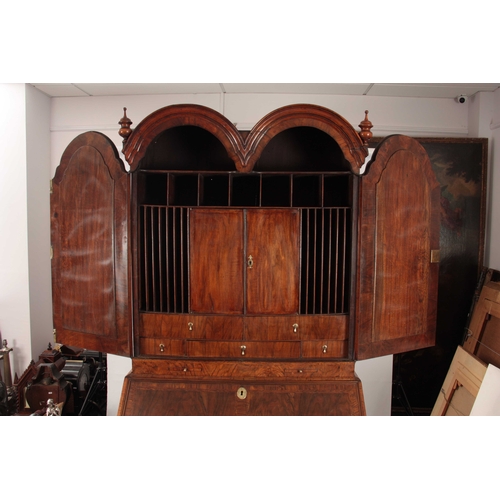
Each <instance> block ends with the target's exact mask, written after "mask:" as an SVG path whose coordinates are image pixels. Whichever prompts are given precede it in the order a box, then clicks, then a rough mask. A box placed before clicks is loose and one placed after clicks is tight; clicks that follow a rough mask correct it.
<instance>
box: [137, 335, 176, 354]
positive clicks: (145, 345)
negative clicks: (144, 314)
mask: <svg viewBox="0 0 500 500" xmlns="http://www.w3.org/2000/svg"><path fill="white" fill-rule="evenodd" d="M139 348H140V354H141V356H184V354H185V348H184V340H170V339H162V338H153V339H151V338H144V337H141V339H140V342H139Z"/></svg>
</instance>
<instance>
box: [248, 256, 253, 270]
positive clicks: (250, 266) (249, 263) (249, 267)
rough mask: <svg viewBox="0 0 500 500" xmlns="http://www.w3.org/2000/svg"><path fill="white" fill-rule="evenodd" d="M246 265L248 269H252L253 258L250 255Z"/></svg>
mask: <svg viewBox="0 0 500 500" xmlns="http://www.w3.org/2000/svg"><path fill="white" fill-rule="evenodd" d="M247 265H248V269H252V267H253V257H252V256H251V255H249V256H248V261H247Z"/></svg>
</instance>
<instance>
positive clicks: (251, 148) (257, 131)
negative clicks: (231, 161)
mask: <svg viewBox="0 0 500 500" xmlns="http://www.w3.org/2000/svg"><path fill="white" fill-rule="evenodd" d="M293 127H313V128H317V129H319V130H322V131H323V132H325V133H326V134H328V135H330V136H331V137H332V138H333V139H334V140H335V141H336V142H337V144H338V145H339V147H340V148H341V150H342V152H343V154H344V157H345V159H346V160H347V161H348V162H349V164H350V167H351V171H352V172H353V173H355V174H359V172H360V169H361V166H362V165H363V164H364V162H365V158H366V156H367V154H368V151H367V149H366V147H365V146H364V145H363V141H362V140H361V138H360V136H359V134H358V133H357V132H356V130H355V129H354V128H353V127H352V125H351V124H350V123H349V122H347V121H346V120H345V119H344V118H343V117H342V116H340V115H339V114H337V113H335V112H334V111H331V110H330V109H328V108H324V107H322V106H316V105H312V104H293V105H290V106H284V107H282V108H279V109H277V110H275V111H272V112H271V113H269V114H268V115H266V116H265V117H264V118H263V119H262V120H260V121H259V122H258V123H257V124H256V125H255V126H254V127H253V128H252V131H251V132H250V134H249V136H248V138H247V141H246V154H245V170H246V171H250V170H252V169H253V167H254V165H255V163H256V161H257V160H258V158H259V156H260V154H261V152H262V151H263V150H264V148H265V147H266V146H267V144H268V143H269V141H270V140H271V139H272V138H273V137H275V136H276V135H277V134H279V133H280V132H282V131H284V130H286V129H289V128H293Z"/></svg>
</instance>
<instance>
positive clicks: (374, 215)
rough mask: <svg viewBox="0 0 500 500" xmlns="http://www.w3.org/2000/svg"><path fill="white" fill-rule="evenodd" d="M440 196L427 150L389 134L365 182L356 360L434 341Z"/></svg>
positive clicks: (362, 186) (362, 187) (361, 201)
mask: <svg viewBox="0 0 500 500" xmlns="http://www.w3.org/2000/svg"><path fill="white" fill-rule="evenodd" d="M439 198H440V187H439V184H438V182H437V180H436V177H435V174H434V172H433V170H432V167H431V164H430V160H429V158H428V155H427V153H426V152H425V150H424V149H423V147H422V146H421V145H420V144H419V143H418V142H417V141H416V140H414V139H411V138H410V137H406V136H399V135H395V136H390V137H388V138H386V139H385V140H384V141H383V142H382V143H381V144H380V145H379V147H378V148H377V149H376V150H375V152H374V155H373V158H372V160H371V162H370V163H369V164H368V165H367V173H366V175H365V176H364V177H363V178H362V179H361V182H360V193H359V226H358V230H359V239H358V241H359V246H358V275H357V276H358V277H357V292H358V293H357V295H358V300H357V304H356V314H357V321H356V330H357V331H356V336H355V339H356V345H355V351H356V359H367V358H373V357H377V356H384V355H388V354H396V353H399V352H406V351H410V350H415V349H420V348H423V347H428V346H432V345H434V342H435V329H436V308H437V289H438V266H439V264H438V261H439V230H440V218H439V217H440V215H439V210H440V199H439Z"/></svg>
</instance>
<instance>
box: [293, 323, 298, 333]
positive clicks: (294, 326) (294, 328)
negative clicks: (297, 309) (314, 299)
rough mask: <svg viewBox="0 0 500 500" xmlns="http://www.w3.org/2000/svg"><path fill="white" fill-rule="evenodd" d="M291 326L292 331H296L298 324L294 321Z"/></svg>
mask: <svg viewBox="0 0 500 500" xmlns="http://www.w3.org/2000/svg"><path fill="white" fill-rule="evenodd" d="M292 328H293V333H297V330H298V329H299V325H298V324H297V323H294V324H293V325H292Z"/></svg>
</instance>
